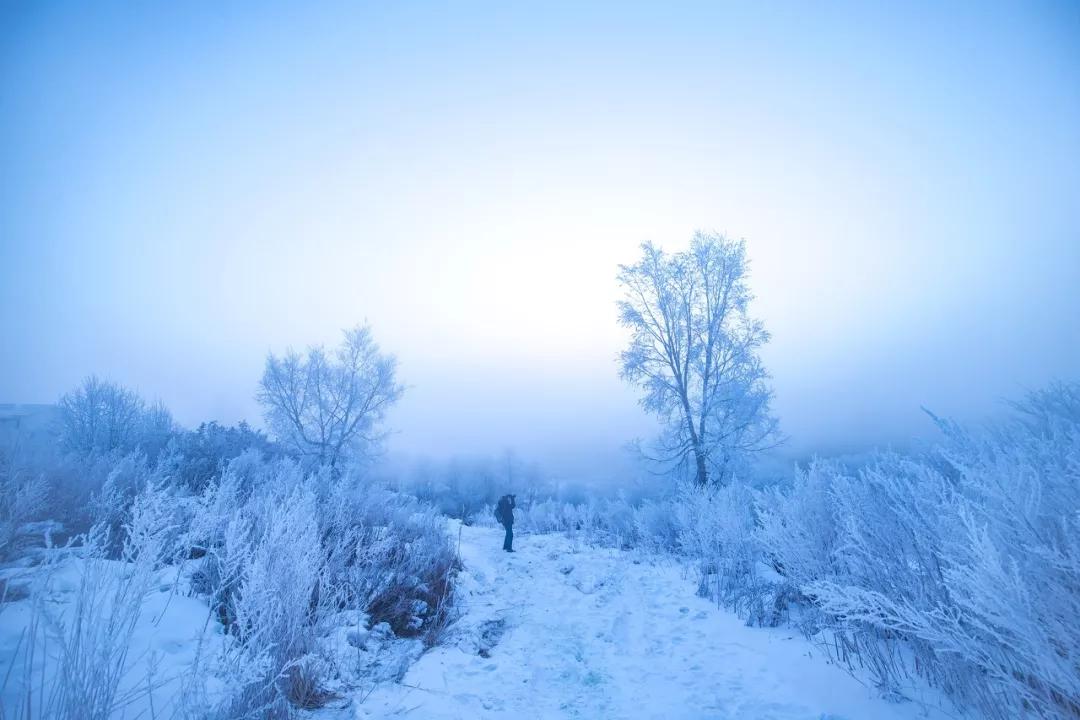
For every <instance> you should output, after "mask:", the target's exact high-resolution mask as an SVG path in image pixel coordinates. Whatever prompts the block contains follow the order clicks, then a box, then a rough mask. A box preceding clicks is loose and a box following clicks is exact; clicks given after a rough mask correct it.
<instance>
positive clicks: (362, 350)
mask: <svg viewBox="0 0 1080 720" xmlns="http://www.w3.org/2000/svg"><path fill="white" fill-rule="evenodd" d="M396 370H397V360H396V358H394V356H393V355H388V354H384V353H382V352H380V350H379V346H378V345H377V344H376V343H375V340H374V339H373V338H372V336H371V329H370V328H369V327H367V326H359V327H355V328H353V329H351V330H346V331H345V337H344V340H343V341H342V344H341V345H340V346H339V347H338V348H337V349H336V350H335V351H333V352H332V353H328V352H327V351H326V350H325V349H324V348H322V347H311V348H309V349H308V351H307V353H306V354H305V355H300V354H299V353H296V352H292V351H290V352H288V353H286V354H285V355H284V356H282V357H278V356H276V355H274V354H273V353H271V354H270V355H269V356H268V357H267V359H266V370H265V371H264V372H263V377H262V381H261V383H260V384H259V392H258V395H257V397H258V400H259V402H260V403H261V404H262V405H263V408H264V411H265V416H266V421H267V425H268V426H269V428H270V430H271V431H272V432H273V433H274V435H275V436H276V437H277V438H278V440H279V441H280V442H281V443H282V444H283V445H284V446H285V447H286V448H288V449H290V450H291V451H293V452H295V453H296V454H297V455H298V456H300V457H302V458H304V459H307V460H311V461H314V462H316V463H318V464H320V465H329V466H331V467H335V466H336V465H337V464H338V463H339V462H341V461H342V460H343V459H345V458H346V457H348V456H350V455H356V454H358V453H363V452H364V451H365V450H366V449H368V448H371V447H372V446H373V445H374V444H375V443H376V442H377V441H378V439H379V435H378V426H379V423H380V422H381V421H382V419H383V416H384V415H385V413H386V410H387V409H388V408H389V407H390V406H391V405H393V404H394V403H395V402H396V401H397V400H398V399H399V398H400V397H401V393H402V391H403V390H404V388H403V386H402V385H400V384H399V383H398V382H397V378H396Z"/></svg>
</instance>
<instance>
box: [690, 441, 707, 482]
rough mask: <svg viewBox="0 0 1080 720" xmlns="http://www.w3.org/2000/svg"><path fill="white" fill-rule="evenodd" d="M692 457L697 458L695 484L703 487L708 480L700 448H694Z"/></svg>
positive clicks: (703, 456)
mask: <svg viewBox="0 0 1080 720" xmlns="http://www.w3.org/2000/svg"><path fill="white" fill-rule="evenodd" d="M694 458H695V460H697V476H696V480H697V484H698V485H699V486H701V487H704V486H705V485H707V484H708V482H709V471H708V469H707V468H706V467H705V453H703V452H701V449H700V448H697V447H695V448H694Z"/></svg>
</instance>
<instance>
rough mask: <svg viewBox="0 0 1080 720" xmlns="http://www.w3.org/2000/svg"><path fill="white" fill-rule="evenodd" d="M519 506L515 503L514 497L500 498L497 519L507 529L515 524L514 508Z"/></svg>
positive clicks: (497, 506) (496, 509)
mask: <svg viewBox="0 0 1080 720" xmlns="http://www.w3.org/2000/svg"><path fill="white" fill-rule="evenodd" d="M515 507H517V505H516V504H515V503H514V497H513V496H512V495H503V496H502V497H501V498H499V504H498V505H496V506H495V519H496V520H498V521H499V522H500V523H501V524H503V525H505V526H506V527H510V526H512V525H513V524H514V508H515Z"/></svg>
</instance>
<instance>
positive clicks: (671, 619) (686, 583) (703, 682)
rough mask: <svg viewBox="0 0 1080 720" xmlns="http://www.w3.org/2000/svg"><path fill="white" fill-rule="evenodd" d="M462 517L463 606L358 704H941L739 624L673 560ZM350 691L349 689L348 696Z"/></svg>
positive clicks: (895, 710) (544, 709) (620, 710)
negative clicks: (888, 688)
mask: <svg viewBox="0 0 1080 720" xmlns="http://www.w3.org/2000/svg"><path fill="white" fill-rule="evenodd" d="M501 543H502V531H501V530H496V529H491V528H468V527H466V528H463V529H462V542H461V555H462V560H463V562H464V564H465V571H464V572H463V573H462V574H461V578H460V581H461V582H460V587H461V592H462V598H461V602H462V603H464V607H465V614H464V616H463V617H462V618H461V620H460V621H459V622H458V623H457V625H456V626H455V628H454V630H453V632H452V633H451V635H450V637H449V638H448V639H447V642H446V645H445V646H442V647H439V648H436V649H434V650H432V651H431V652H429V653H427V654H426V655H424V656H423V657H422V658H421V659H420V660H419V661H418V662H417V663H416V664H415V665H414V666H413V667H412V668H411V669H410V670H409V672H408V673H407V674H406V676H405V678H404V679H403V680H402V683H401V684H399V685H387V686H383V687H380V688H378V689H377V690H376V691H375V692H374V693H372V694H371V695H370V696H369V697H367V698H366V699H364V700H363V702H357V704H355V705H354V706H353V710H354V711H355V714H356V717H357V718H382V717H399V716H400V717H410V718H412V717H415V718H564V717H565V718H590V719H592V718H695V719H698V718H710V719H712V718H716V719H735V718H740V719H746V720H751V719H761V720H768V719H770V718H774V719H776V720H789V719H792V720H794V719H799V720H826V719H827V720H841V719H843V720H861V719H864V718H865V719H871V718H873V719H877V718H881V719H882V720H894V719H895V720H900V719H907V718H939V717H941V718H943V717H945V716H944V715H943V714H941V713H939V712H936V711H930V712H929V713H928V712H927V711H926V710H924V709H923V708H922V707H920V706H919V705H916V704H914V703H903V704H890V703H887V702H885V701H884V700H881V699H879V698H878V697H877V694H876V693H875V692H874V691H873V690H872V689H869V688H867V687H864V686H863V685H861V684H860V683H858V682H857V681H856V680H854V679H853V678H852V677H850V676H849V675H848V674H847V673H845V672H844V671H843V670H842V669H840V668H838V667H836V666H834V665H831V664H829V663H828V661H827V659H826V658H825V657H824V656H823V654H822V653H821V652H820V651H819V650H817V649H816V648H814V647H813V646H812V645H811V644H809V643H808V642H807V641H805V640H804V639H803V638H802V637H801V636H799V635H798V634H797V633H796V632H794V631H792V630H790V629H784V628H780V629H777V630H767V629H758V628H747V627H745V626H744V625H743V623H742V621H740V620H739V619H738V618H737V617H735V616H734V615H732V614H730V613H728V612H725V611H722V610H717V609H716V607H715V606H714V605H712V604H711V603H709V602H708V601H706V600H704V599H702V598H699V597H697V596H696V595H695V594H694V583H693V581H692V580H691V579H688V578H686V577H684V576H683V575H682V573H681V572H680V570H679V568H678V567H676V566H675V565H673V564H666V563H665V564H649V563H645V562H641V563H635V562H634V561H633V560H634V557H635V556H634V555H632V554H629V553H624V552H619V551H614V550H602V549H595V548H589V547H582V548H580V549H578V551H576V552H575V548H574V547H573V545H572V543H571V542H570V541H569V540H568V539H567V538H565V537H563V536H559V535H545V536H524V537H520V538H518V539H517V542H516V544H517V546H518V552H517V553H515V554H513V555H508V554H506V553H503V552H502V550H501ZM358 700H359V698H358Z"/></svg>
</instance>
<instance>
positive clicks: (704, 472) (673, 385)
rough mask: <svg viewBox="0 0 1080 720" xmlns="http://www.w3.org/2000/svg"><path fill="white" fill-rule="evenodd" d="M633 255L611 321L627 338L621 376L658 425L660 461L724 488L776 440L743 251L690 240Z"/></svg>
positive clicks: (739, 244)
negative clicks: (680, 248)
mask: <svg viewBox="0 0 1080 720" xmlns="http://www.w3.org/2000/svg"><path fill="white" fill-rule="evenodd" d="M641 249H642V255H641V259H640V260H639V261H638V262H637V263H635V264H633V265H621V266H620V267H619V274H618V280H619V283H620V285H621V286H622V289H623V293H624V295H623V299H622V300H620V301H619V319H620V322H621V323H622V325H624V326H625V327H627V328H629V329H630V331H631V333H632V336H631V341H630V346H629V347H628V348H627V349H626V350H625V351H623V353H622V356H621V360H622V376H623V378H624V379H626V380H628V381H630V382H632V383H634V384H636V385H638V386H640V387H641V389H642V390H643V391H644V395H643V397H642V398H641V405H642V406H643V407H644V408H645V409H646V410H649V411H651V412H654V413H656V414H657V415H658V416H659V417H660V419H661V420H662V422H663V424H664V432H663V434H662V436H661V438H660V442H659V449H660V451H661V457H660V458H659V459H661V460H663V461H665V462H674V463H676V464H677V465H678V466H679V467H687V466H690V467H693V472H694V477H695V479H696V481H697V483H699V484H701V485H704V484H707V483H708V482H709V480H710V479H713V480H716V481H719V482H721V483H724V482H726V481H727V480H728V478H729V477H730V476H731V474H732V472H733V471H734V470H735V469H736V468H737V467H738V465H739V463H740V462H743V461H745V460H746V459H747V458H748V457H750V456H751V455H752V454H753V453H755V452H757V451H760V450H762V449H765V448H767V447H770V446H772V445H773V444H774V443H775V442H776V440H777V437H778V435H777V422H776V420H775V418H773V417H772V416H771V415H770V412H769V404H770V401H771V399H772V391H771V389H770V388H769V385H768V383H767V381H768V378H769V376H768V373H767V372H766V371H765V368H764V366H763V365H762V363H761V360H760V358H759V357H758V350H759V349H760V348H761V346H762V345H763V344H764V343H765V342H767V341H768V339H769V334H768V332H766V330H765V328H764V326H763V325H762V323H761V322H760V321H758V320H754V319H753V318H751V317H750V315H749V313H748V311H747V307H748V305H749V303H750V300H751V299H752V297H753V295H752V294H751V292H750V288H749V287H748V286H747V283H746V275H747V265H748V263H747V259H746V245H745V243H744V242H743V241H741V240H738V241H736V240H730V239H728V238H726V237H724V236H722V235H715V234H706V233H701V232H699V233H696V234H695V235H694V239H693V241H692V242H691V244H690V248H689V249H688V250H686V251H685V252H680V253H675V254H667V253H665V252H664V251H663V250H661V249H659V248H657V247H655V246H654V245H652V244H651V243H646V244H644V245H642V248H641ZM691 464H692V465H691Z"/></svg>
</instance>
